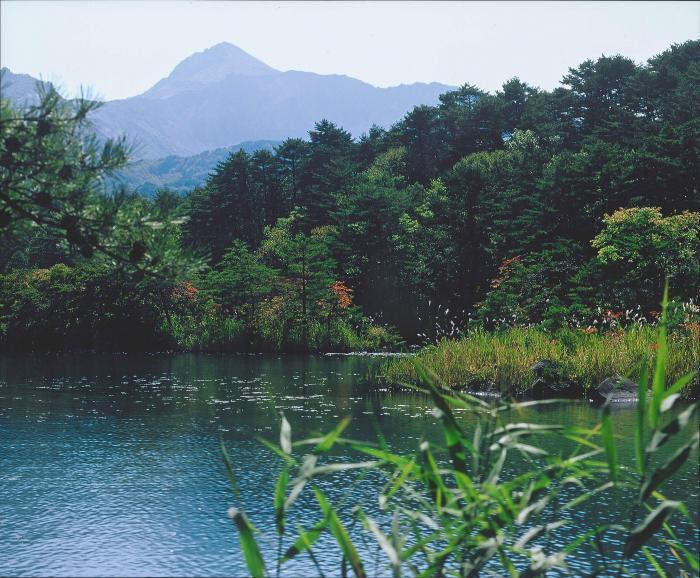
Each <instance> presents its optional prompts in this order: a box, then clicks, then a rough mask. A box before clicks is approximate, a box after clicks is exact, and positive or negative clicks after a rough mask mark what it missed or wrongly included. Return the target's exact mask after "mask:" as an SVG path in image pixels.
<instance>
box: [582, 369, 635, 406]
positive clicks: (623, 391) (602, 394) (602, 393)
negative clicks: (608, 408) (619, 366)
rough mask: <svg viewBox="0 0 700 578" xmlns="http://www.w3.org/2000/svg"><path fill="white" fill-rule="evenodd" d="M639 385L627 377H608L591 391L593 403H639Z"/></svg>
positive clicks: (590, 397)
mask: <svg viewBox="0 0 700 578" xmlns="http://www.w3.org/2000/svg"><path fill="white" fill-rule="evenodd" d="M638 389H639V386H638V385H637V384H636V383H635V382H634V381H632V380H631V379H627V378H626V377H621V376H619V375H615V376H613V377H608V378H607V379H606V380H604V381H603V382H601V384H600V385H599V386H598V387H596V388H593V389H591V390H590V391H589V399H590V400H591V401H592V402H593V403H605V402H610V403H637V402H638V401H639V396H638V395H637V393H638Z"/></svg>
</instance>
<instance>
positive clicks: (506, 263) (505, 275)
mask: <svg viewBox="0 0 700 578" xmlns="http://www.w3.org/2000/svg"><path fill="white" fill-rule="evenodd" d="M521 261H522V256H521V255H516V256H515V257H511V258H510V259H504V260H503V261H502V262H501V264H500V266H499V267H498V277H496V278H495V279H494V280H493V281H491V287H492V288H493V289H498V288H499V287H500V286H501V283H504V282H505V281H507V280H508V279H509V278H510V276H511V274H512V273H513V265H514V264H516V263H520V262H521Z"/></svg>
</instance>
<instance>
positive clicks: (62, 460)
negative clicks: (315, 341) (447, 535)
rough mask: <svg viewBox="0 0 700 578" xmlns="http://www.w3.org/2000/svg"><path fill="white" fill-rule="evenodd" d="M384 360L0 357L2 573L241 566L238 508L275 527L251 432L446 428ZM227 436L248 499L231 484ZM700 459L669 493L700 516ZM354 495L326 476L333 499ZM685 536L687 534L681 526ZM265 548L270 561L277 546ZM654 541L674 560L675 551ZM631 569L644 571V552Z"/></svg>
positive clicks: (578, 419)
mask: <svg viewBox="0 0 700 578" xmlns="http://www.w3.org/2000/svg"><path fill="white" fill-rule="evenodd" d="M381 363H383V360H381V359H377V358H369V357H355V356H350V357H342V356H339V357H314V356H305V357H302V356H296V357H264V356H254V355H250V356H247V355H240V356H238V355H221V356H218V355H190V354H187V355H186V354H182V355H132V354H129V355H62V356H49V355H47V356H39V355H36V356H33V355H12V356H9V355H8V356H0V575H34V576H98V575H99V576H103V575H116V576H153V575H159V576H164V575H167V576H192V575H198V576H245V575H246V571H245V566H244V563H243V559H242V555H241V553H240V551H239V547H238V536H237V534H236V531H235V528H234V526H233V524H232V522H231V520H230V519H229V518H228V517H227V516H226V511H227V509H228V508H229V507H230V506H232V505H234V504H235V505H237V506H240V505H243V506H244V508H245V510H246V512H247V513H248V515H249V517H250V518H251V519H252V521H253V523H255V524H256V525H257V527H258V528H260V529H261V530H262V531H264V532H266V533H269V535H270V536H272V535H274V524H273V513H272V490H273V487H274V482H275V479H276V475H277V472H278V468H279V459H278V458H277V457H276V456H275V455H274V454H272V453H271V452H270V451H269V450H267V449H265V448H264V447H263V446H262V445H261V444H260V443H259V441H257V440H256V439H255V436H263V437H267V438H268V439H272V440H277V439H278V432H279V411H280V410H283V411H284V412H285V415H286V416H287V418H288V419H289V421H290V423H291V425H292V434H293V437H294V438H295V439H299V438H300V437H302V436H309V435H312V434H317V433H321V432H324V431H327V430H328V429H330V428H331V427H332V426H333V425H335V424H336V423H337V422H338V421H339V420H340V419H342V418H343V417H344V416H346V415H350V416H352V422H351V425H350V427H349V428H348V430H347V431H346V433H345V434H344V435H346V436H348V437H354V438H359V439H364V440H374V439H376V428H377V427H378V428H380V429H381V431H382V432H383V433H384V435H385V436H386V437H387V440H388V442H389V443H390V445H392V446H393V447H394V448H398V449H405V450H407V451H410V450H413V449H415V447H416V446H417V444H418V443H419V440H420V439H421V438H422V437H423V436H426V437H427V438H428V439H430V438H431V437H433V436H435V435H437V428H436V425H435V418H434V416H433V415H432V413H431V409H432V406H431V404H430V403H429V401H428V400H427V399H426V398H424V397H422V396H420V395H418V394H413V393H405V392H388V391H378V390H377V387H376V386H374V385H373V384H372V381H371V379H369V378H368V376H370V375H371V374H372V373H373V372H374V371H376V369H377V368H378V367H379V366H380V364H381ZM597 416H598V413H597V411H596V410H595V409H593V408H590V407H589V406H588V405H587V404H585V403H575V404H566V405H562V406H556V407H549V408H548V409H547V410H546V411H539V412H538V413H537V412H531V414H530V415H528V416H526V417H527V418H528V419H531V420H538V421H542V422H555V423H567V424H579V425H582V426H589V425H591V424H593V423H595V420H596V419H597ZM614 417H615V428H616V433H618V434H619V435H620V437H621V441H620V450H619V451H620V460H621V461H622V462H623V463H633V449H632V439H633V433H632V432H633V425H634V417H635V415H634V411H633V410H630V409H620V410H617V411H616V412H615V413H614ZM221 438H223V439H224V441H225V443H226V444H227V447H228V448H229V451H230V453H231V456H232V458H233V461H234V463H235V466H236V470H237V475H238V477H239V483H240V489H241V494H242V496H243V504H238V503H236V500H235V498H234V496H233V494H232V492H231V490H230V487H229V485H228V481H227V479H226V475H225V472H224V467H223V463H222V459H221V454H220V449H219V440H220V439H221ZM691 462H692V463H691V464H689V465H686V467H685V468H684V469H683V471H682V472H681V475H680V476H679V477H678V478H677V479H676V480H674V481H673V484H668V485H667V486H664V490H665V493H666V494H667V495H668V496H669V497H670V498H679V499H682V500H684V501H685V503H686V504H687V505H688V506H689V508H690V509H691V512H692V515H693V516H694V517H695V519H697V517H698V510H697V508H698V506H697V504H698V469H697V463H698V460H697V454H696V455H695V456H693V458H692V459H691ZM374 489H375V488H373V487H372V484H371V483H369V482H365V483H364V484H359V485H358V486H357V487H356V488H355V489H354V490H353V491H354V492H355V495H353V496H351V498H352V497H354V498H356V502H357V501H362V499H361V498H362V496H365V495H367V496H369V495H371V496H375V494H374V493H373V491H374ZM343 490H344V488H343V487H340V486H339V485H337V484H332V485H330V486H329V487H328V493H329V494H330V496H331V498H334V499H338V498H340V497H341V496H342V493H343ZM367 500H369V498H367ZM375 500H376V498H375V497H373V498H372V500H371V501H375ZM627 503H628V502H626V501H625V500H624V499H622V500H620V497H619V496H612V495H602V496H600V498H599V499H597V500H596V501H595V502H594V503H591V504H590V505H589V506H588V509H587V510H586V511H585V512H582V513H581V515H582V516H586V517H589V518H590V517H595V518H596V519H598V520H600V521H601V522H602V521H603V520H606V519H610V517H611V516H614V513H615V511H620V509H622V510H623V511H624V509H625V508H627V507H628V505H627ZM312 504H313V501H312V500H310V499H309V497H304V496H302V499H301V500H300V502H299V503H298V505H296V506H295V508H296V510H297V515H298V516H301V518H297V520H298V521H301V522H305V523H306V524H309V525H311V524H313V523H315V522H316V521H317V520H318V519H319V518H320V514H319V513H318V509H317V508H312V507H311V505H312ZM305 505H306V506H309V507H308V508H306V509H305V508H304V506H305ZM307 511H309V512H312V513H311V514H306V513H305V512H307ZM304 516H306V518H305V517H304ZM674 520H675V521H676V522H679V520H680V518H679V517H678V516H676V517H674ZM678 532H679V533H680V534H681V535H684V536H685V537H686V538H687V539H688V540H690V537H692V530H690V529H689V528H688V527H687V526H686V525H683V524H682V523H679V524H678ZM695 538H696V539H697V534H696V535H695ZM691 543H692V542H691ZM265 544H266V547H267V548H268V550H269V551H268V552H267V554H269V555H270V559H272V557H273V556H274V549H275V548H276V546H274V544H276V542H275V541H274V540H270V541H269V543H268V542H265ZM317 550H318V551H317V555H318V558H319V562H320V563H321V565H322V566H325V567H326V568H327V569H329V570H330V571H329V574H330V575H333V574H337V569H338V564H337V559H338V555H337V550H336V549H335V548H334V546H333V544H332V542H330V541H326V542H325V543H320V544H319V546H318V549H317ZM659 552H660V553H661V554H660V555H662V556H663V555H666V558H664V562H665V563H667V564H668V565H669V567H671V568H672V567H673V564H674V561H673V558H670V557H669V556H668V554H667V551H666V550H660V551H659ZM587 562H588V560H587V558H586V557H585V555H584V556H581V557H580V558H577V557H576V556H574V557H573V558H571V559H570V560H569V565H570V567H571V568H572V571H574V573H577V570H578V571H583V570H584V569H585V568H586V564H587ZM635 564H636V566H635ZM635 564H632V565H631V566H630V568H632V570H633V571H634V572H635V573H636V575H644V574H645V573H646V572H647V571H648V570H649V569H648V567H647V565H646V562H645V560H644V559H643V558H641V557H638V558H636V559H635ZM368 570H369V571H370V574H371V573H372V571H373V569H372V568H369V569H368ZM376 571H377V572H379V571H381V568H377V569H376ZM283 574H285V575H290V576H299V575H313V574H314V568H313V566H311V564H310V562H309V561H308V558H306V557H302V558H300V559H299V560H298V561H293V562H292V563H290V564H289V565H288V566H285V567H284V571H283ZM649 575H651V574H649Z"/></svg>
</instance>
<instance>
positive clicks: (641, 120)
mask: <svg viewBox="0 0 700 578" xmlns="http://www.w3.org/2000/svg"><path fill="white" fill-rule="evenodd" d="M699 46H700V43H699V42H698V41H689V42H686V43H683V44H680V45H674V46H672V47H670V48H669V49H668V50H666V51H665V52H663V53H662V54H660V55H658V56H655V57H653V58H651V59H650V60H649V61H648V62H647V63H646V64H642V65H637V64H635V63H634V62H632V61H631V60H629V59H627V58H625V57H623V56H612V57H601V58H599V59H597V60H595V61H592V60H591V61H586V62H584V63H582V64H581V65H580V66H578V67H575V68H572V69H570V70H569V72H568V73H567V74H566V75H565V77H564V78H563V82H562V86H561V87H559V88H557V89H555V90H553V91H542V90H539V89H536V88H534V87H531V86H528V85H527V84H525V83H523V82H522V81H520V80H519V79H517V78H512V79H509V80H508V81H506V82H505V83H504V85H503V87H502V89H501V90H499V91H497V92H496V93H495V94H489V93H487V92H484V91H482V90H479V89H478V88H476V87H474V86H471V85H464V86H462V87H460V88H459V89H457V90H454V91H451V92H448V93H446V94H444V95H442V96H441V98H440V103H439V104H438V105H437V106H433V107H430V106H420V107H416V108H415V109H414V110H412V111H411V112H409V113H408V114H407V115H406V116H405V117H404V118H403V119H402V120H401V121H400V122H398V123H396V124H395V125H394V126H392V127H389V128H387V129H382V128H379V127H373V128H372V129H371V130H370V131H369V132H368V134H366V135H363V136H362V137H361V138H360V139H359V140H357V141H356V140H354V139H353V137H352V135H350V134H349V133H348V132H347V131H345V130H343V128H341V127H340V126H338V125H336V124H334V123H332V122H330V121H328V120H322V121H320V122H318V123H317V124H316V125H315V126H314V129H313V130H312V131H310V132H309V135H308V140H302V139H298V138H294V139H288V140H286V141H284V142H283V143H282V144H280V145H279V146H278V147H276V148H275V149H274V151H271V150H256V151H253V152H251V153H250V154H249V153H246V152H244V151H242V150H241V151H237V152H232V153H231V154H229V155H228V156H227V157H226V158H223V160H221V162H220V163H219V164H218V165H217V167H216V168H215V169H214V170H213V171H212V172H211V174H210V175H209V177H208V179H207V180H206V182H205V183H204V184H203V185H202V186H201V187H197V188H195V189H193V190H191V191H190V192H189V194H187V195H186V196H185V197H184V198H182V199H181V200H180V199H179V198H178V197H177V195H176V194H174V193H173V192H168V191H160V192H158V194H157V195H156V196H155V198H154V199H153V201H148V200H145V199H141V198H138V197H136V196H134V195H131V194H128V193H126V192H123V191H122V192H120V191H115V192H113V193H112V194H105V193H104V191H103V190H102V184H101V183H103V182H105V180H108V179H105V177H109V174H110V173H112V172H114V171H116V170H120V169H121V168H122V165H123V163H124V162H125V161H126V152H127V151H126V150H125V147H124V143H123V142H117V143H111V142H98V140H97V139H96V138H95V136H94V135H93V134H92V133H91V132H90V129H89V127H88V125H87V123H86V121H85V117H86V115H88V114H89V113H90V112H91V111H92V109H93V108H94V107H95V106H96V105H95V104H94V103H91V102H89V101H87V100H84V99H83V100H80V99H79V100H77V101H70V102H69V101H65V100H62V99H61V98H60V97H59V96H58V95H57V94H55V93H54V92H49V93H48V94H46V95H45V96H44V98H43V99H42V100H41V101H40V104H39V105H37V106H35V107H33V108H29V109H27V110H24V111H16V110H13V109H12V107H10V106H9V104H8V103H7V102H6V101H3V104H2V119H3V122H2V138H1V139H0V183H1V184H2V189H1V190H0V229H2V230H1V231H0V235H2V243H1V244H0V271H4V272H7V273H12V272H13V271H16V270H31V269H36V268H49V267H51V266H53V265H56V264H59V263H63V264H65V265H67V266H69V267H79V266H81V265H82V263H83V262H84V261H85V260H86V259H89V258H90V256H91V255H92V254H93V253H95V252H99V253H102V254H103V255H107V256H109V258H110V259H111V260H112V261H114V262H118V263H123V264H125V265H126V266H127V268H130V269H132V270H134V269H135V270H136V279H138V278H140V277H141V276H143V275H144V274H147V273H148V274H154V275H155V276H159V278H160V279H162V280H163V282H164V284H165V285H167V284H168V283H170V282H172V280H175V279H177V280H183V281H184V280H187V281H190V282H192V283H193V284H194V286H195V287H197V288H199V289H201V290H202V298H201V301H202V303H203V304H204V303H205V302H206V303H207V305H206V306H204V305H202V307H203V312H202V313H201V315H200V316H199V317H198V318H197V320H196V322H195V321H191V322H190V321H188V322H187V323H180V322H179V320H176V319H174V320H173V321H172V327H173V328H174V329H173V331H175V332H176V333H177V337H176V339H175V341H176V342H177V343H180V344H184V343H187V344H191V346H192V347H197V348H206V347H208V345H207V342H206V339H205V337H204V336H205V335H209V336H211V339H213V340H214V341H215V343H216V344H217V345H213V343H214V342H212V343H211V347H217V348H218V347H222V348H227V349H236V348H239V349H240V348H255V347H260V348H262V349H273V350H278V349H295V350H313V349H319V348H320V349H327V348H331V347H340V348H343V349H345V348H354V347H358V346H361V344H365V345H368V344H371V343H376V342H382V341H383V342H387V341H397V340H395V339H393V338H392V339H385V338H388V337H389V334H391V333H392V332H393V330H391V329H382V328H383V327H387V326H390V327H393V328H395V329H396V330H397V331H398V333H399V334H400V340H402V341H404V342H406V343H420V342H422V341H423V340H429V341H435V340H436V339H439V338H440V337H441V336H458V335H460V334H463V333H464V332H465V331H466V330H467V329H468V328H469V323H472V324H473V323H477V324H479V325H480V326H482V327H484V328H487V329H497V328H503V327H506V326H512V325H528V324H538V325H540V326H541V327H542V329H544V330H545V331H547V332H549V333H550V334H553V333H556V332H558V331H560V330H564V329H566V328H579V327H580V328H586V327H587V326H589V325H592V323H593V321H594V320H596V319H597V318H600V317H601V313H600V312H601V311H609V312H611V314H610V315H607V314H606V316H607V317H609V318H610V319H613V316H614V315H618V314H619V313H620V312H623V314H624V315H625V316H627V315H628V313H627V312H628V311H630V310H634V311H635V312H636V313H635V315H637V316H638V318H639V319H646V320H648V321H650V320H652V319H653V318H654V312H655V310H657V309H658V305H657V303H656V295H658V293H659V291H660V289H661V285H662V282H663V279H664V278H665V277H666V276H670V277H671V278H672V279H673V286H674V291H675V293H676V295H677V298H678V300H679V301H680V302H682V303H683V305H682V306H681V305H679V306H676V305H674V306H672V307H670V308H669V323H670V326H671V327H681V328H682V327H683V326H686V325H688V324H689V323H690V324H692V323H694V322H695V321H694V320H693V319H690V320H689V319H688V317H689V310H690V309H691V308H694V307H697V305H696V304H697V303H698V301H699V300H700V294H699V293H698V287H700V270H699V269H698V263H700V250H699V249H700V248H699V245H698V243H699V241H698V239H699V238H700V236H699V234H698V228H699V225H698V215H700V201H699V199H700V197H698V195H697V174H700V168H699V167H698V164H697V159H698V158H700V145H699V144H698V143H699V140H700V139H699V136H700V131H699V130H698V129H699V128H700V124H699V123H698V120H697V115H696V114H695V111H696V110H697V100H698V92H697V90H696V87H697V79H698V76H699V74H700V72H699V70H700V69H699V68H698V64H697V56H698V50H700V49H699ZM172 162H174V161H171V164H172ZM168 167H169V165H168V163H167V162H166V163H165V166H163V167H162V169H163V171H166V170H168ZM192 252H194V253H196V254H198V255H203V256H205V257H206V260H207V266H208V268H209V269H208V270H205V268H204V267H203V266H202V265H203V263H202V259H201V258H200V259H192V257H191V253H192ZM338 284H340V285H338ZM341 285H342V287H344V289H343V291H346V292H347V294H348V295H350V294H351V295H352V299H351V301H352V306H351V307H340V306H339V303H340V301H339V299H338V298H337V297H338V296H337V295H336V296H334V295H333V294H332V289H331V288H332V287H334V286H336V287H340V286H341ZM615 319H616V318H615ZM468 320H471V321H468ZM474 320H476V321H474ZM370 331H371V332H372V333H373V335H370ZM382 333H384V335H382Z"/></svg>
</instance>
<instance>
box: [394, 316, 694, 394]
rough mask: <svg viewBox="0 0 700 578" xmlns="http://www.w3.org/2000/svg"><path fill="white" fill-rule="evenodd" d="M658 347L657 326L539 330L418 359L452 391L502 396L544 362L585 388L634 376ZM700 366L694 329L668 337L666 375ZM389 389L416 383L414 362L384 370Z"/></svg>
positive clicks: (464, 343)
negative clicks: (480, 388)
mask: <svg viewBox="0 0 700 578" xmlns="http://www.w3.org/2000/svg"><path fill="white" fill-rule="evenodd" d="M656 343H657V329H656V327H653V326H645V327H635V328H630V329H627V330H624V331H622V330H621V331H618V332H614V333H608V334H604V335H599V334H596V333H592V334H586V333H583V332H580V331H572V330H566V331H561V332H559V333H557V334H555V335H551V334H547V333H545V332H543V331H541V330H539V329H535V328H514V329H509V330H506V331H501V332H496V333H488V332H484V331H475V332H472V333H469V334H468V335H467V336H466V337H465V338H463V339H460V340H443V341H442V342H440V343H439V344H438V345H436V346H429V347H426V348H424V349H423V350H421V351H420V352H419V353H418V355H417V357H418V359H419V361H420V362H421V363H422V364H423V366H424V367H426V368H428V369H430V370H431V371H433V372H434V373H435V375H436V376H437V378H438V379H439V380H440V382H441V383H444V384H446V385H448V386H450V387H453V388H463V387H469V386H472V385H476V384H488V385H491V386H494V387H496V388H498V389H499V390H501V391H506V390H513V389H515V390H518V391H523V390H527V389H528V388H529V387H530V385H531V384H532V382H533V381H534V379H535V378H534V375H533V373H532V370H531V369H530V368H531V367H532V365H533V364H535V363H536V362H537V361H539V360H541V359H550V360H552V361H556V362H557V363H560V364H561V365H562V367H563V369H564V371H565V374H566V375H567V376H568V377H569V379H571V380H575V381H576V382H578V383H581V384H582V385H583V386H584V387H591V386H595V385H597V384H599V383H600V382H601V381H603V380H604V379H605V378H607V377H610V376H612V375H615V374H618V375H630V376H632V377H634V376H635V375H636V374H637V372H638V368H639V365H640V364H641V363H642V362H645V363H647V365H648V366H649V367H651V366H652V363H653V361H654V357H655V351H656V347H657V345H656ZM698 367H700V333H699V332H698V328H697V327H695V326H689V327H687V328H682V329H679V330H677V331H674V332H672V334H671V335H670V336H669V357H668V376H669V379H671V380H675V379H677V378H678V377H680V376H681V375H684V374H686V373H688V372H690V371H693V370H697V369H698ZM385 377H386V380H387V381H388V382H389V383H391V384H402V383H415V382H416V381H417V375H416V373H415V369H414V365H413V362H412V360H411V359H405V358H404V359H396V360H393V361H391V362H390V363H389V365H388V366H387V368H386V376H385Z"/></svg>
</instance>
